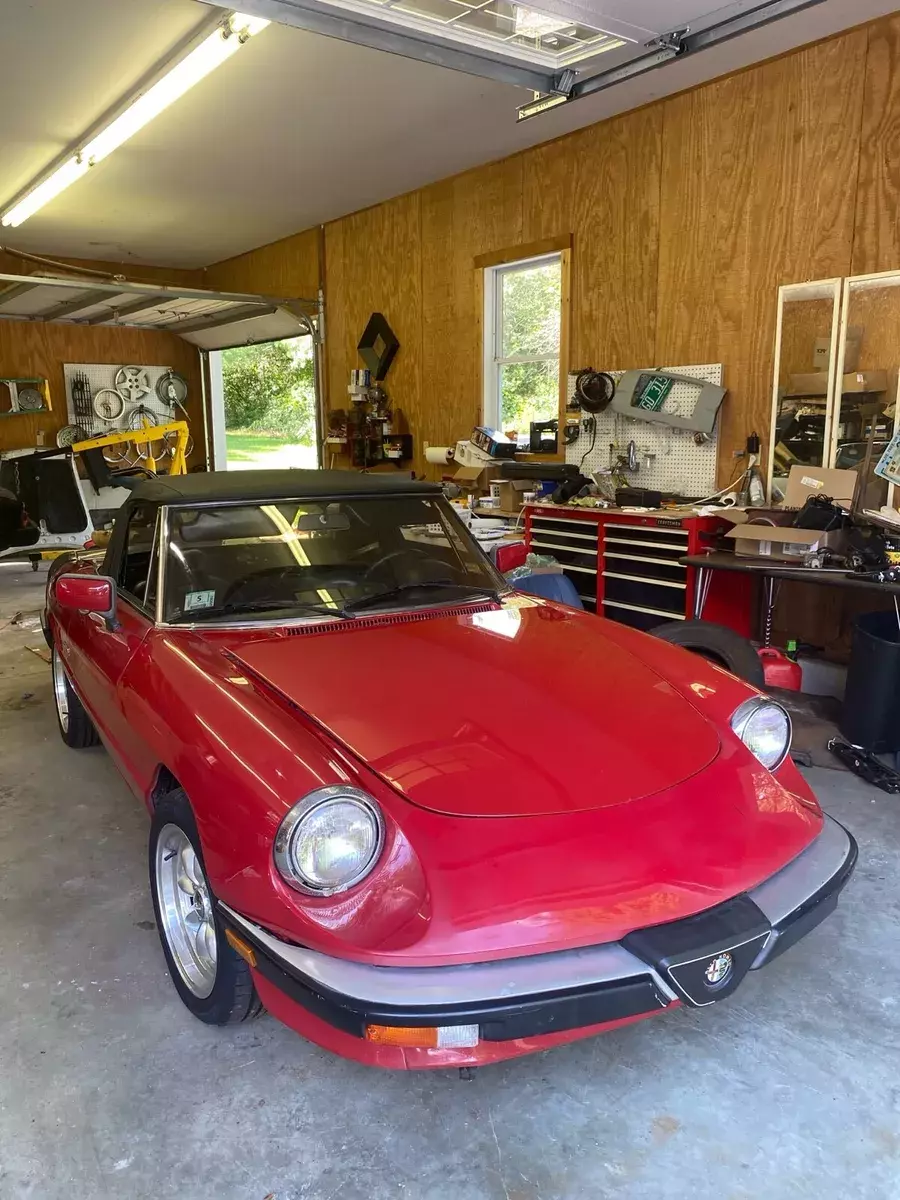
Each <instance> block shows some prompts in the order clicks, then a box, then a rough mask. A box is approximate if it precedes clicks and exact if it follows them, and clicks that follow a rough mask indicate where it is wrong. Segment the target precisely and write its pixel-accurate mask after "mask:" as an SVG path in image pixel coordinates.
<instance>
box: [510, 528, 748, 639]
mask: <svg viewBox="0 0 900 1200" xmlns="http://www.w3.org/2000/svg"><path fill="white" fill-rule="evenodd" d="M728 528H730V523H729V522H727V521H724V520H722V518H720V517H698V516H693V515H687V516H679V515H677V514H671V515H670V514H668V513H665V512H652V513H629V512H620V511H618V510H616V509H608V508H607V509H600V508H593V509H591V508H572V507H569V506H568V505H547V504H540V505H529V506H528V507H527V508H526V510H525V541H526V545H527V547H528V549H529V550H534V551H535V553H537V554H549V555H552V556H553V557H554V558H555V559H556V560H557V561H558V562H559V563H560V565H561V566H562V568H563V571H564V572H565V574H566V575H567V576H568V577H569V579H571V580H572V582H573V583H574V584H575V587H576V589H577V591H578V594H579V595H580V596H581V598H582V600H583V601H584V606H585V608H586V609H587V610H588V611H589V612H596V613H599V614H600V615H601V616H604V617H607V618H608V619H610V620H613V621H622V622H623V623H624V624H626V625H633V626H635V627H636V628H638V629H653V628H654V627H655V626H657V625H661V624H662V623H663V622H664V621H679V620H681V621H683V620H686V619H689V618H691V617H693V615H694V602H695V588H696V576H697V572H696V570H695V569H694V568H693V567H688V566H683V565H682V564H681V563H680V562H679V561H678V560H679V559H680V558H682V557H684V556H685V555H688V554H702V553H703V552H704V551H705V550H708V549H710V548H711V547H712V545H713V543H714V541H715V537H716V535H717V534H718V533H720V532H723V531H724V530H726V529H728ZM708 575H710V576H712V579H711V582H710V587H709V592H708V594H707V597H706V603H705V606H704V609H703V617H704V620H707V621H716V622H718V623H719V624H722V625H727V626H729V628H731V629H734V630H735V631H736V632H738V633H742V634H744V635H745V636H749V634H750V614H751V600H752V594H751V589H750V586H749V580H748V579H747V578H746V577H744V576H742V575H738V574H732V573H731V572H726V571H712V572H708Z"/></svg>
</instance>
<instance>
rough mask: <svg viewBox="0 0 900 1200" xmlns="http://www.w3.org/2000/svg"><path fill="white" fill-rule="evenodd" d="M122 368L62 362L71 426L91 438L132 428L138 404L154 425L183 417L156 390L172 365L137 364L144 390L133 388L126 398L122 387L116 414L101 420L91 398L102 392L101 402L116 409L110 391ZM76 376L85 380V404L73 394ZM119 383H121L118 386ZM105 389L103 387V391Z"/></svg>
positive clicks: (137, 417)
mask: <svg viewBox="0 0 900 1200" xmlns="http://www.w3.org/2000/svg"><path fill="white" fill-rule="evenodd" d="M124 369H125V367H123V366H121V365H113V364H110V363H64V364H63V376H64V379H65V386H66V408H67V412H68V420H69V424H70V425H77V426H78V428H79V429H81V430H83V431H84V433H85V434H86V435H87V436H88V437H90V436H94V437H101V436H102V435H103V434H106V433H116V432H119V431H121V430H123V429H132V428H134V427H135V426H134V425H132V421H138V422H139V421H140V416H141V412H140V406H141V405H143V406H144V409H145V410H147V411H146V412H145V416H146V418H147V420H148V421H150V422H151V423H153V424H158V425H163V424H165V423H166V422H167V421H173V420H176V419H186V418H187V414H186V413H185V412H184V411H183V410H182V409H181V407H180V406H178V405H169V404H166V403H165V402H164V401H163V400H161V399H160V397H159V396H158V395H157V392H156V385H157V383H159V381H160V380H161V379H162V378H163V377H164V376H165V375H166V374H168V372H169V371H170V370H171V369H172V368H171V367H148V366H144V365H143V364H141V365H140V367H139V368H137V369H139V370H140V371H143V372H146V383H147V391H146V392H145V393H144V394H142V395H138V394H137V392H136V390H133V391H132V394H131V396H130V397H129V398H125V396H127V390H126V389H124V388H123V392H125V395H123V397H122V408H121V412H120V413H119V414H118V416H115V417H114V418H113V419H104V417H102V416H101V415H100V413H99V412H98V411H97V409H96V408H95V406H94V400H95V398H96V397H97V395H98V393H102V395H101V404H100V407H101V408H102V401H103V400H104V399H105V400H106V401H107V402H108V403H109V404H110V405H111V406H112V408H111V409H110V410H109V411H113V409H117V408H118V404H117V403H116V401H115V399H114V397H113V395H112V393H114V392H116V391H117V388H116V375H117V373H118V372H119V371H120V370H124ZM78 376H82V377H84V378H85V379H86V380H87V386H88V388H89V389H90V396H91V400H90V402H89V404H88V405H87V406H85V404H84V403H80V404H77V405H76V397H75V395H73V384H74V383H75V380H76V378H77V377H78ZM120 386H121V385H120ZM104 389H106V390H105V391H104Z"/></svg>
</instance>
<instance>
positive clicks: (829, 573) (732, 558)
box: [678, 550, 900, 646]
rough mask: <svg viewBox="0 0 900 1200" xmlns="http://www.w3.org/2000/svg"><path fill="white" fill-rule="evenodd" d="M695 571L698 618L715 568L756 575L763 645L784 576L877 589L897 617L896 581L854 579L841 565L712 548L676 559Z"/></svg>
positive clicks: (899, 592) (899, 609) (899, 605)
mask: <svg viewBox="0 0 900 1200" xmlns="http://www.w3.org/2000/svg"><path fill="white" fill-rule="evenodd" d="M678 561H679V562H680V563H681V564H682V565H683V566H686V567H693V568H694V570H695V571H696V583H695V587H694V618H695V619H696V620H698V621H699V620H701V619H702V617H703V612H704V609H705V607H706V600H707V596H708V594H709V587H710V583H711V581H712V577H713V574H714V573H715V572H716V571H728V572H731V573H733V574H740V575H744V576H757V577H758V578H760V579H761V580H762V585H763V645H764V646H769V645H771V640H772V617H773V614H774V611H775V604H776V602H777V600H778V585H779V584H780V583H781V582H782V581H783V580H785V579H787V580H791V581H793V582H795V583H814V584H819V585H822V586H828V587H838V588H844V589H846V590H848V591H869V592H877V593H878V594H879V595H881V596H893V597H894V607H895V609H896V610H897V619H898V621H900V601H898V597H900V583H878V582H877V581H876V580H873V579H858V578H856V577H855V576H853V575H851V574H848V572H847V571H846V570H845V569H844V568H843V567H838V568H830V567H799V566H797V567H795V566H792V564H791V563H787V562H782V561H779V560H778V559H766V558H746V557H744V556H743V555H741V554H734V553H729V552H728V551H724V550H713V551H710V552H709V553H708V554H686V555H684V556H683V557H682V558H680V559H679V560H678Z"/></svg>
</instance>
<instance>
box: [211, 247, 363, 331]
mask: <svg viewBox="0 0 900 1200" xmlns="http://www.w3.org/2000/svg"><path fill="white" fill-rule="evenodd" d="M199 286H201V287H206V288H211V289H212V290H213V291H222V292H256V293H259V294H262V295H265V296H279V297H282V296H283V297H284V298H285V299H289V300H299V299H305V300H314V299H315V298H316V296H317V295H318V291H319V232H318V230H317V229H307V230H305V231H304V232H303V233H296V234H294V235H293V236H292V237H288V238H284V239H283V240H282V241H280V242H272V243H270V244H269V245H268V246H260V247H259V249H258V250H251V251H250V252H249V253H247V254H239V255H237V257H236V258H226V259H225V260H224V261H222V262H219V263H214V264H213V265H212V266H211V267H207V268H206V270H205V271H204V272H203V282H202V283H201V284H200V285H199ZM360 332H362V331H360Z"/></svg>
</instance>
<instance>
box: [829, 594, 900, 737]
mask: <svg viewBox="0 0 900 1200" xmlns="http://www.w3.org/2000/svg"><path fill="white" fill-rule="evenodd" d="M840 729H841V733H842V734H843V735H844V737H845V738H846V739H847V741H848V742H851V743H852V744H853V745H854V746H864V747H865V748H866V749H867V750H871V751H873V752H874V753H875V754H887V753H890V752H893V751H897V750H900V624H898V621H897V616H896V614H895V613H893V612H877V613H863V614H862V615H861V616H859V617H857V619H856V621H855V622H854V627H853V648H852V652H851V656H850V667H849V669H848V671H847V690H846V691H845V693H844V707H843V711H842V713H841V721H840Z"/></svg>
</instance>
